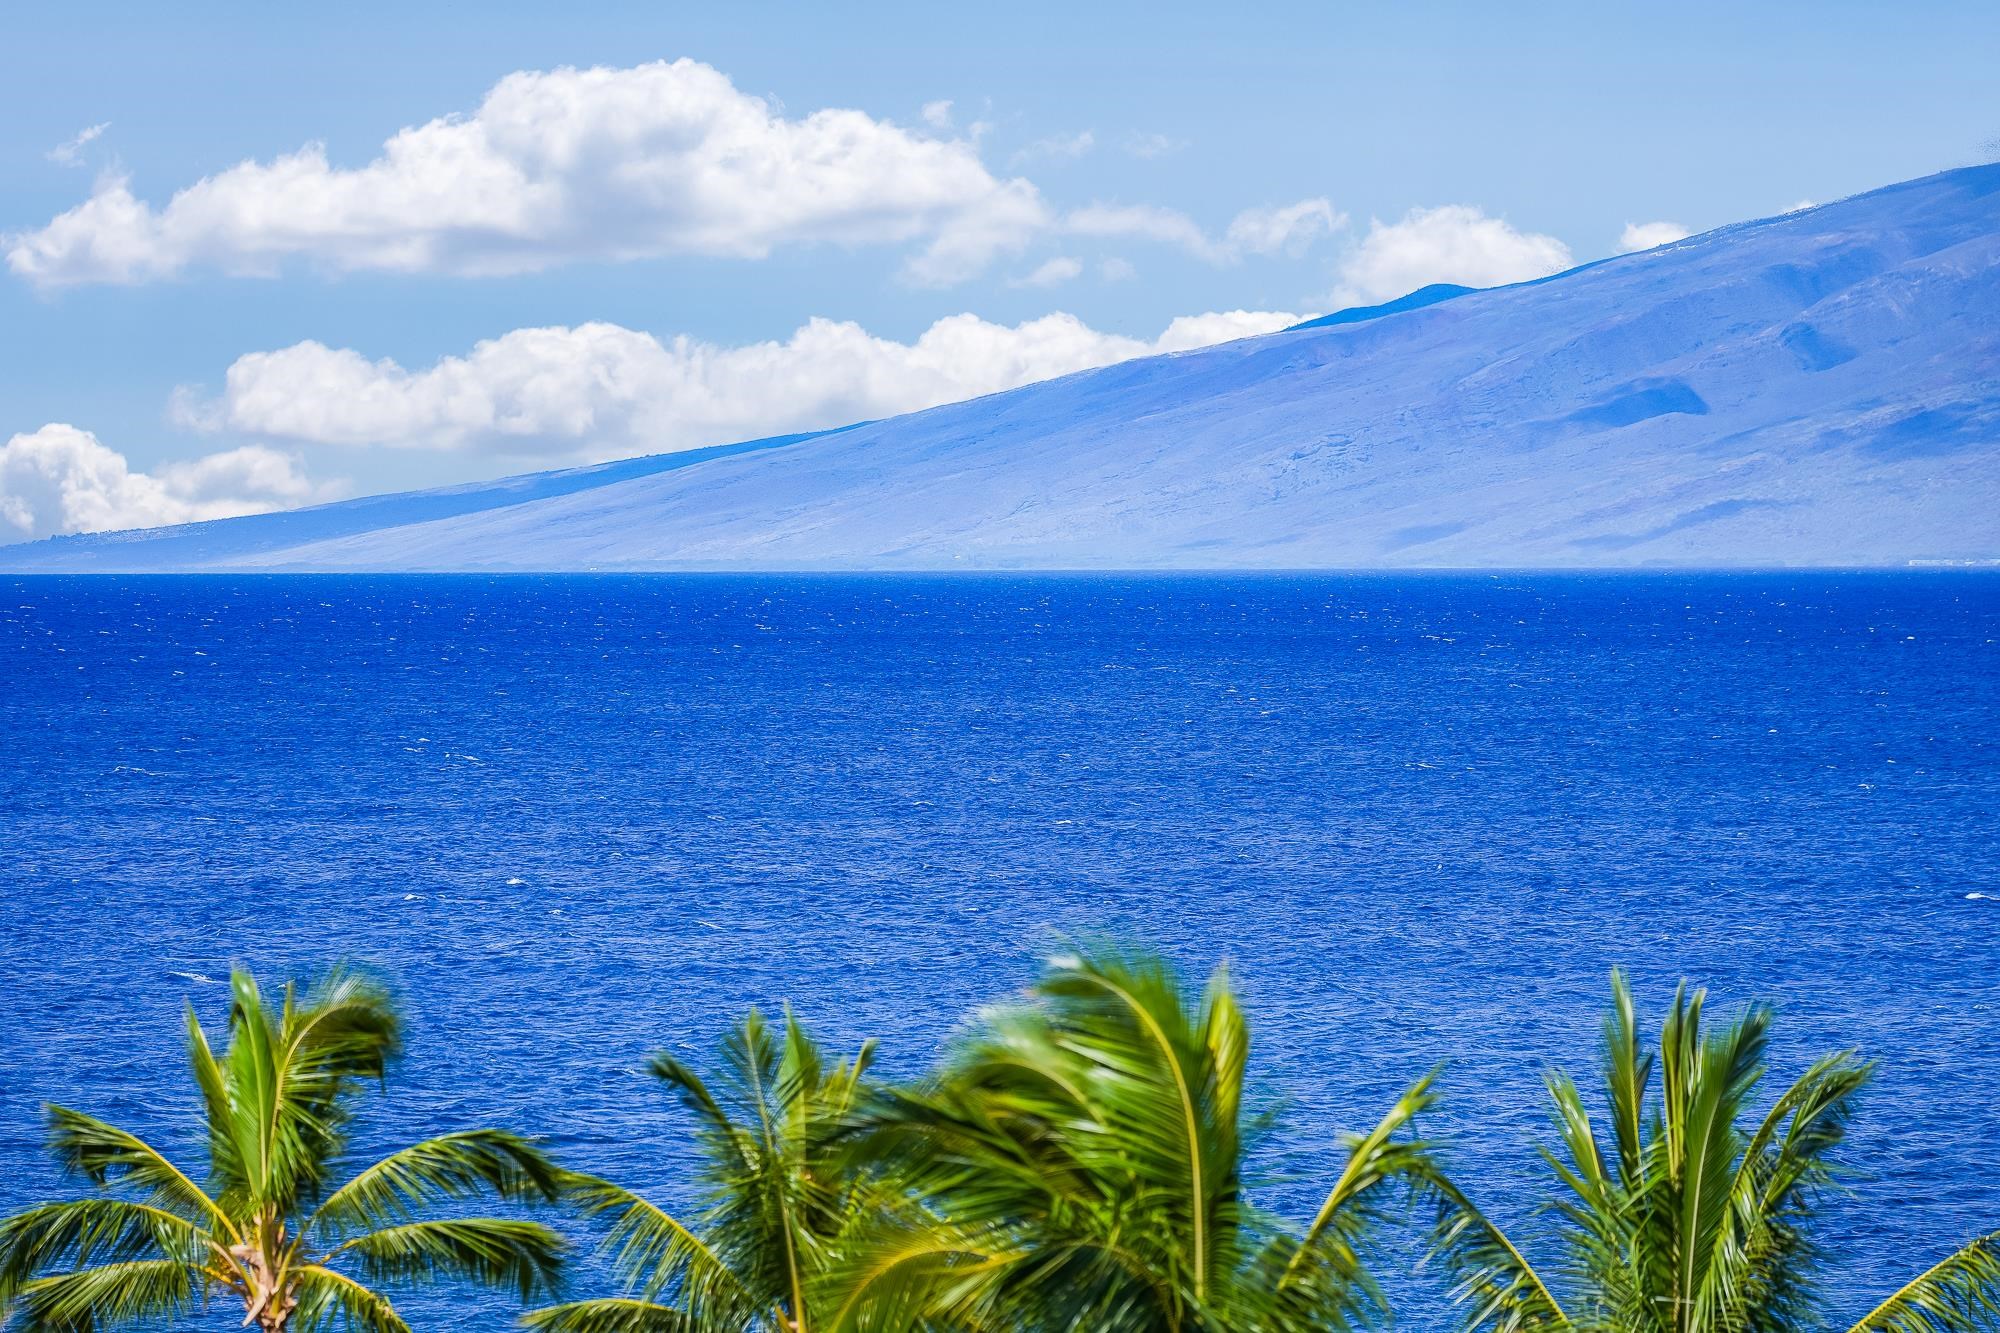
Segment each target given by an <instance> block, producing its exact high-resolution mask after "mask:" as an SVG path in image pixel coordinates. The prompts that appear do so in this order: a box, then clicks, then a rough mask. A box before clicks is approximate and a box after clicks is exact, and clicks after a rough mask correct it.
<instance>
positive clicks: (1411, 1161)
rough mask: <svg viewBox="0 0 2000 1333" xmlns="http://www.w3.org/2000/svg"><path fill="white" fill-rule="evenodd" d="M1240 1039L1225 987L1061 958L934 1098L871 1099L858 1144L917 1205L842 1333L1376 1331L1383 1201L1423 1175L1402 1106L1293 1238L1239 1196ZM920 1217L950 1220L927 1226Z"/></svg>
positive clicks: (864, 1256)
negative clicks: (902, 1332) (1356, 1326)
mask: <svg viewBox="0 0 2000 1333" xmlns="http://www.w3.org/2000/svg"><path fill="white" fill-rule="evenodd" d="M1249 1049H1250V1043H1249V1028H1248V1024H1247V1022H1246V1020H1245V1018H1244V1015H1243V1012H1242V1010H1241V1008H1240V1007H1239V1006H1238V1003H1237V999H1236V995H1235V993H1234V991H1233V990H1232V988H1231V986H1230V983H1229V979H1228V975H1227V972H1226V970H1223V969H1218V970H1217V971H1216V972H1215V974H1214V975H1213V976H1212V977H1211V978H1210V980H1209V983H1208V986H1207V989H1206V991H1205V992H1204V993H1203V994H1202V995H1201V997H1200V999H1199V1001H1198V1002H1191V1000H1190V998H1189V997H1187V996H1185V995H1184V994H1183V992H1182V988H1181V984H1180V982H1179V980H1178V978H1177V977H1176V975H1175V973H1174V971H1173V969H1172V968H1171V967H1170V966H1169V965H1168V964H1166V963H1165V962H1163V961H1161V960H1160V959H1159V958H1157V957H1155V956H1152V955H1148V954H1144V953H1129V952H1118V951H1114V950H1109V949H1097V950H1092V951H1088V952H1084V953H1081V954H1078V955H1075V956H1069V957H1062V958H1057V959H1054V960H1052V961H1051V962H1050V964H1049V965H1048V968H1047V970H1046V971H1045V972H1044V974H1043V975H1042V977H1041V980H1040V981H1039V983H1038V984H1037V985H1036V986H1035V988H1034V989H1033V991H1032V992H1031V995H1030V998H1029V1000H1028V1001H1027V1002H1026V1003H1023V1004H1017V1005H1013V1006H1009V1007H1005V1008H1000V1009H996V1010H992V1011H989V1012H987V1013H985V1014H983V1015H982V1016H981V1021H980V1022H979V1024H978V1026H977V1029H976V1031H975V1032H974V1034H973V1035H971V1036H970V1038H969V1039H968V1040H966V1041H965V1042H963V1043H962V1044H961V1045H960V1047H959V1048H958V1049H957V1050H956V1052H955V1053H954V1054H953V1055H952V1056H951V1057H950V1058H948V1060H947V1062H946V1063H945V1065H944V1067H943V1068H942V1070H941V1071H940V1072H939V1073H938V1074H937V1075H936V1076H935V1077H934V1078H933V1079H932V1080H931V1081H930V1082H929V1083H928V1084H926V1085H924V1086H921V1087H917V1088H911V1089H901V1090H897V1089H890V1090H885V1091H883V1092H881V1093H880V1094H878V1095H877V1096H876V1097H875V1098H874V1099H873V1100H872V1102H871V1104H870V1105H869V1106H868V1107H867V1108H866V1113H865V1115H864V1117H863V1124H862V1126H861V1130H862V1135H863V1137H862V1143H863V1144H864V1147H865V1148H866V1149H867V1150H868V1151H869V1152H870V1153H871V1154H872V1156H873V1158H874V1160H875V1161H876V1162H877V1163H879V1164H880V1166H881V1168H882V1169H883V1170H884V1171H886V1172H887V1173H888V1175H889V1177H890V1178H893V1179H895V1180H897V1181H899V1182H901V1184H902V1186H903V1187H904V1188H907V1189H909V1190H911V1191H912V1192H913V1193H914V1194H915V1195H916V1197H918V1198H919V1199H920V1200H921V1201H922V1202H923V1204H924V1205H925V1206H926V1213H925V1214H924V1215H923V1216H922V1217H919V1218H916V1219H904V1220H902V1224H901V1225H892V1226H889V1227H885V1228H879V1230H878V1234H876V1235H875V1236H873V1237H872V1238H871V1239H870V1241H869V1243H868V1244H866V1245H859V1246H857V1247H856V1248H855V1252H854V1253H853V1254H851V1255H850V1256H849V1258H848V1259H847V1261H846V1262H845V1263H844V1264H843V1265H842V1270H843V1271H842V1272H840V1273H839V1274H838V1275H837V1280H836V1282H835V1285H836V1286H837V1287H839V1288H840V1289H842V1290H843V1291H844V1297H843V1302H842V1305H841V1307H840V1309H839V1310H838V1312H837V1315H836V1320H835V1323H836V1325H837V1326H838V1327H839V1328H840V1329H843V1330H849V1329H851V1330H856V1331H857V1333H862V1331H875V1330H880V1331H882V1333H888V1331H889V1330H896V1329H902V1328H908V1327H913V1326H922V1327H932V1328H948V1327H959V1328H968V1329H994V1330H999V1329H1006V1330H1058V1329H1090V1330H1095V1331H1098V1333H1152V1331H1154V1330H1186V1331H1187V1333H1196V1331H1197V1330H1200V1331H1206V1333H1224V1331H1227V1333H1237V1331H1239V1330H1243V1331H1248V1330H1255V1331H1257V1333H1288V1331H1289V1330H1307V1329H1311V1330H1315V1331H1317V1330H1325V1329H1332V1328H1340V1327H1345V1326H1348V1325H1351V1324H1353V1323H1356V1322H1361V1321H1367V1320H1370V1319H1371V1318H1372V1317H1374V1316H1375V1315H1377V1314H1378V1313H1380V1312H1381V1306H1382V1300H1381V1294H1380V1291H1379V1289H1378V1288H1377V1286H1376V1284H1375V1283H1374V1282H1373V1280H1372V1279H1371V1277H1370V1275H1369V1272H1368V1269H1367V1266H1366V1263H1365V1260H1366V1257H1367V1253H1368V1243H1369V1240H1370V1237H1371V1234H1372V1232H1373V1231H1374V1229H1375V1227H1376V1225H1377V1223H1378V1222H1380V1221H1381V1220H1382V1217H1383V1215H1384V1212H1385V1208H1384V1204H1385V1202H1386V1201H1387V1199H1386V1195H1387V1193H1388V1192H1389V1191H1391V1190H1393V1189H1395V1187H1396V1183H1397V1182H1398V1181H1399V1180H1401V1179H1405V1178H1411V1177H1416V1176H1421V1175H1423V1174H1425V1172H1426V1170H1427V1167H1426V1163H1427V1160H1428V1159H1427V1155H1426V1148H1425V1146H1424V1145H1423V1144H1422V1143H1421V1142H1418V1141H1416V1140H1414V1139H1412V1138H1409V1137H1403V1136H1399V1131H1401V1130H1402V1129H1403V1128H1404V1127H1405V1126H1406V1125H1408V1124H1409V1122H1410V1121H1411V1119H1412V1118H1413V1117H1414V1116H1415V1115H1416V1114H1417V1113H1418V1112H1419V1111H1420V1110H1422V1109H1423V1108H1424V1107H1425V1106H1427V1105H1428V1104H1429V1103H1430V1100H1431V1093H1430V1079H1429V1078H1425V1079H1423V1080H1421V1081H1419V1082H1418V1083H1417V1084H1416V1085H1415V1086H1413V1087H1411V1088H1410V1089H1409V1090H1408V1091H1407V1092H1405V1093H1404V1094H1403V1095H1402V1096H1401V1098H1399V1099H1398V1100H1397V1102H1396V1103H1395V1105H1394V1106H1393V1107H1391V1108H1390V1110H1389V1112H1388V1114H1387V1115H1385V1116H1384V1117H1383V1118H1382V1120H1381V1121H1380V1123H1378V1124H1377V1125H1376V1126H1375V1127H1374V1129H1373V1130H1371V1131H1370V1132H1369V1133H1367V1134H1366V1135H1362V1136H1358V1137H1350V1138H1347V1139H1346V1140H1345V1144H1344V1147H1345V1151H1344V1160H1343V1161H1342V1162H1341V1163H1340V1170H1339V1172H1338V1174H1337V1176H1336V1177H1335V1179H1334V1180H1333V1182H1332V1185H1331V1188H1330V1189H1329V1190H1328V1192H1327V1194H1326V1195H1325V1198H1324V1201H1323V1202H1322V1204H1321V1205H1320V1208H1319V1210H1318V1212H1317V1213H1316V1214H1315V1215H1314V1216H1313V1218H1312V1219H1311V1220H1310V1222H1308V1223H1307V1224H1306V1225H1304V1226H1296V1225H1292V1224H1289V1223H1287V1222H1285V1221H1283V1220H1281V1219H1280V1218H1278V1217H1276V1216H1274V1215H1273V1214H1271V1213H1270V1212H1268V1211H1266V1210H1264V1209H1262V1208H1260V1207H1258V1206H1256V1205H1255V1204H1253V1203H1252V1202H1251V1201H1250V1200H1249V1199H1248V1198H1247V1197H1246V1195H1245V1180H1244V1166H1245V1163H1244V1158H1245V1152H1246V1148H1247V1146H1248V1145H1249V1144H1250V1143H1251V1142H1253V1141H1254V1140H1255V1139H1256V1138H1257V1137H1258V1136H1259V1135H1260V1134H1261V1133H1262V1132H1263V1131H1264V1129H1265V1128H1266V1127H1267V1125H1266V1122H1265V1121H1264V1120H1263V1119H1261V1118H1258V1117H1254V1116H1249V1115H1246V1112H1245V1106H1244V1076H1245V1069H1246V1065H1247V1061H1248V1056H1249ZM927 1219H945V1220H942V1221H934V1220H927Z"/></svg>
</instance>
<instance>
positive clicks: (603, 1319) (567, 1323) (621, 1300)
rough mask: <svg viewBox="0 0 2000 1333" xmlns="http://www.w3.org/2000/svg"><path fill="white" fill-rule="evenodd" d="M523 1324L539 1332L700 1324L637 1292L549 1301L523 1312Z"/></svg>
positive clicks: (613, 1331) (658, 1332) (636, 1331)
mask: <svg viewBox="0 0 2000 1333" xmlns="http://www.w3.org/2000/svg"><path fill="white" fill-rule="evenodd" d="M521 1325H522V1327H524V1328H531V1329H534V1330H536V1333H689V1330H691V1329H693V1328H695V1327H696V1325H695V1324H693V1323H692V1322H691V1321H690V1320H689V1318H688V1317H687V1315H685V1314H683V1313H682V1312H681V1311H679V1310H676V1309H674V1308H673V1307H672V1306H670V1305H659V1304H656V1303H655V1302H652V1301H647V1300H641V1299H639V1298H637V1297H633V1296H608V1297H602V1298H600V1299H597V1300H591V1301H568V1302H566V1303H564V1304H562V1305H546V1306H543V1307H542V1308H541V1309H539V1310H530V1311H528V1313H526V1314H524V1315H522V1316H521Z"/></svg>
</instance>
